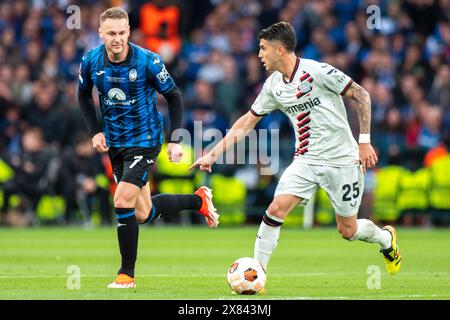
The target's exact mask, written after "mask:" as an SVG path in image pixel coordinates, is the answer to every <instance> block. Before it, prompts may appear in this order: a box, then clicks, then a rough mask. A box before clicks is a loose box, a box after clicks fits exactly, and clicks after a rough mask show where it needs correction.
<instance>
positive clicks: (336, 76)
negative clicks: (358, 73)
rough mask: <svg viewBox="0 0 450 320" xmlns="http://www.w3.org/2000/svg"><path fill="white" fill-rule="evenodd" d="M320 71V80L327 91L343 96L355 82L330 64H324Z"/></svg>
mask: <svg viewBox="0 0 450 320" xmlns="http://www.w3.org/2000/svg"><path fill="white" fill-rule="evenodd" d="M320 69H321V70H320V71H321V72H319V79H320V81H321V83H322V85H323V86H324V87H325V89H328V90H329V91H331V92H334V93H336V94H339V95H341V96H342V95H344V94H345V92H346V91H347V89H348V88H349V87H350V85H351V84H352V82H353V80H352V78H350V77H349V76H348V75H346V74H345V73H344V72H342V71H341V70H339V69H338V68H335V67H333V66H331V65H329V64H326V63H324V64H322V65H321V68H320Z"/></svg>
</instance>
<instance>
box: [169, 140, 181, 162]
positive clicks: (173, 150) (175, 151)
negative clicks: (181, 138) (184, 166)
mask: <svg viewBox="0 0 450 320" xmlns="http://www.w3.org/2000/svg"><path fill="white" fill-rule="evenodd" d="M167 155H168V156H169V160H170V162H180V161H181V159H182V158H183V149H182V148H181V145H180V144H178V143H169V144H167Z"/></svg>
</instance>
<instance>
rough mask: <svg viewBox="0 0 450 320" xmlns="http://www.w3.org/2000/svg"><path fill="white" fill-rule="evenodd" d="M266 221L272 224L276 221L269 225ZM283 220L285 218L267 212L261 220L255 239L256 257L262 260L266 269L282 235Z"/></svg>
mask: <svg viewBox="0 0 450 320" xmlns="http://www.w3.org/2000/svg"><path fill="white" fill-rule="evenodd" d="M266 221H268V222H269V223H270V224H272V223H271V222H275V223H274V224H272V225H269V224H268V223H267V222H266ZM283 221H284V220H283V219H280V218H277V217H274V216H271V215H269V214H268V213H266V215H265V217H264V218H263V221H261V225H260V226H259V230H258V234H257V236H256V241H255V251H254V258H255V259H256V260H258V261H259V262H261V264H262V265H263V267H264V269H266V268H267V264H268V263H269V259H270V256H271V255H272V252H273V250H274V249H275V248H276V247H277V244H278V239H279V237H280V230H281V224H282V223H283ZM275 224H279V225H275Z"/></svg>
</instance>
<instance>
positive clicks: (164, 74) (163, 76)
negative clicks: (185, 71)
mask: <svg viewBox="0 0 450 320" xmlns="http://www.w3.org/2000/svg"><path fill="white" fill-rule="evenodd" d="M156 77H157V78H158V80H159V82H161V83H165V82H166V81H167V79H169V78H170V74H169V72H167V69H166V67H165V66H164V67H163V68H162V70H161V72H160V73H158V74H157V75H156Z"/></svg>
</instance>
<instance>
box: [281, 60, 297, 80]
mask: <svg viewBox="0 0 450 320" xmlns="http://www.w3.org/2000/svg"><path fill="white" fill-rule="evenodd" d="M299 64H300V58H299V57H297V61H295V67H294V71H292V73H291V77H290V78H289V82H286V80H284V77H283V75H281V79H283V82H284V83H286V84H288V83H291V82H292V80H294V76H295V74H296V73H297V69H298V65H299Z"/></svg>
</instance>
